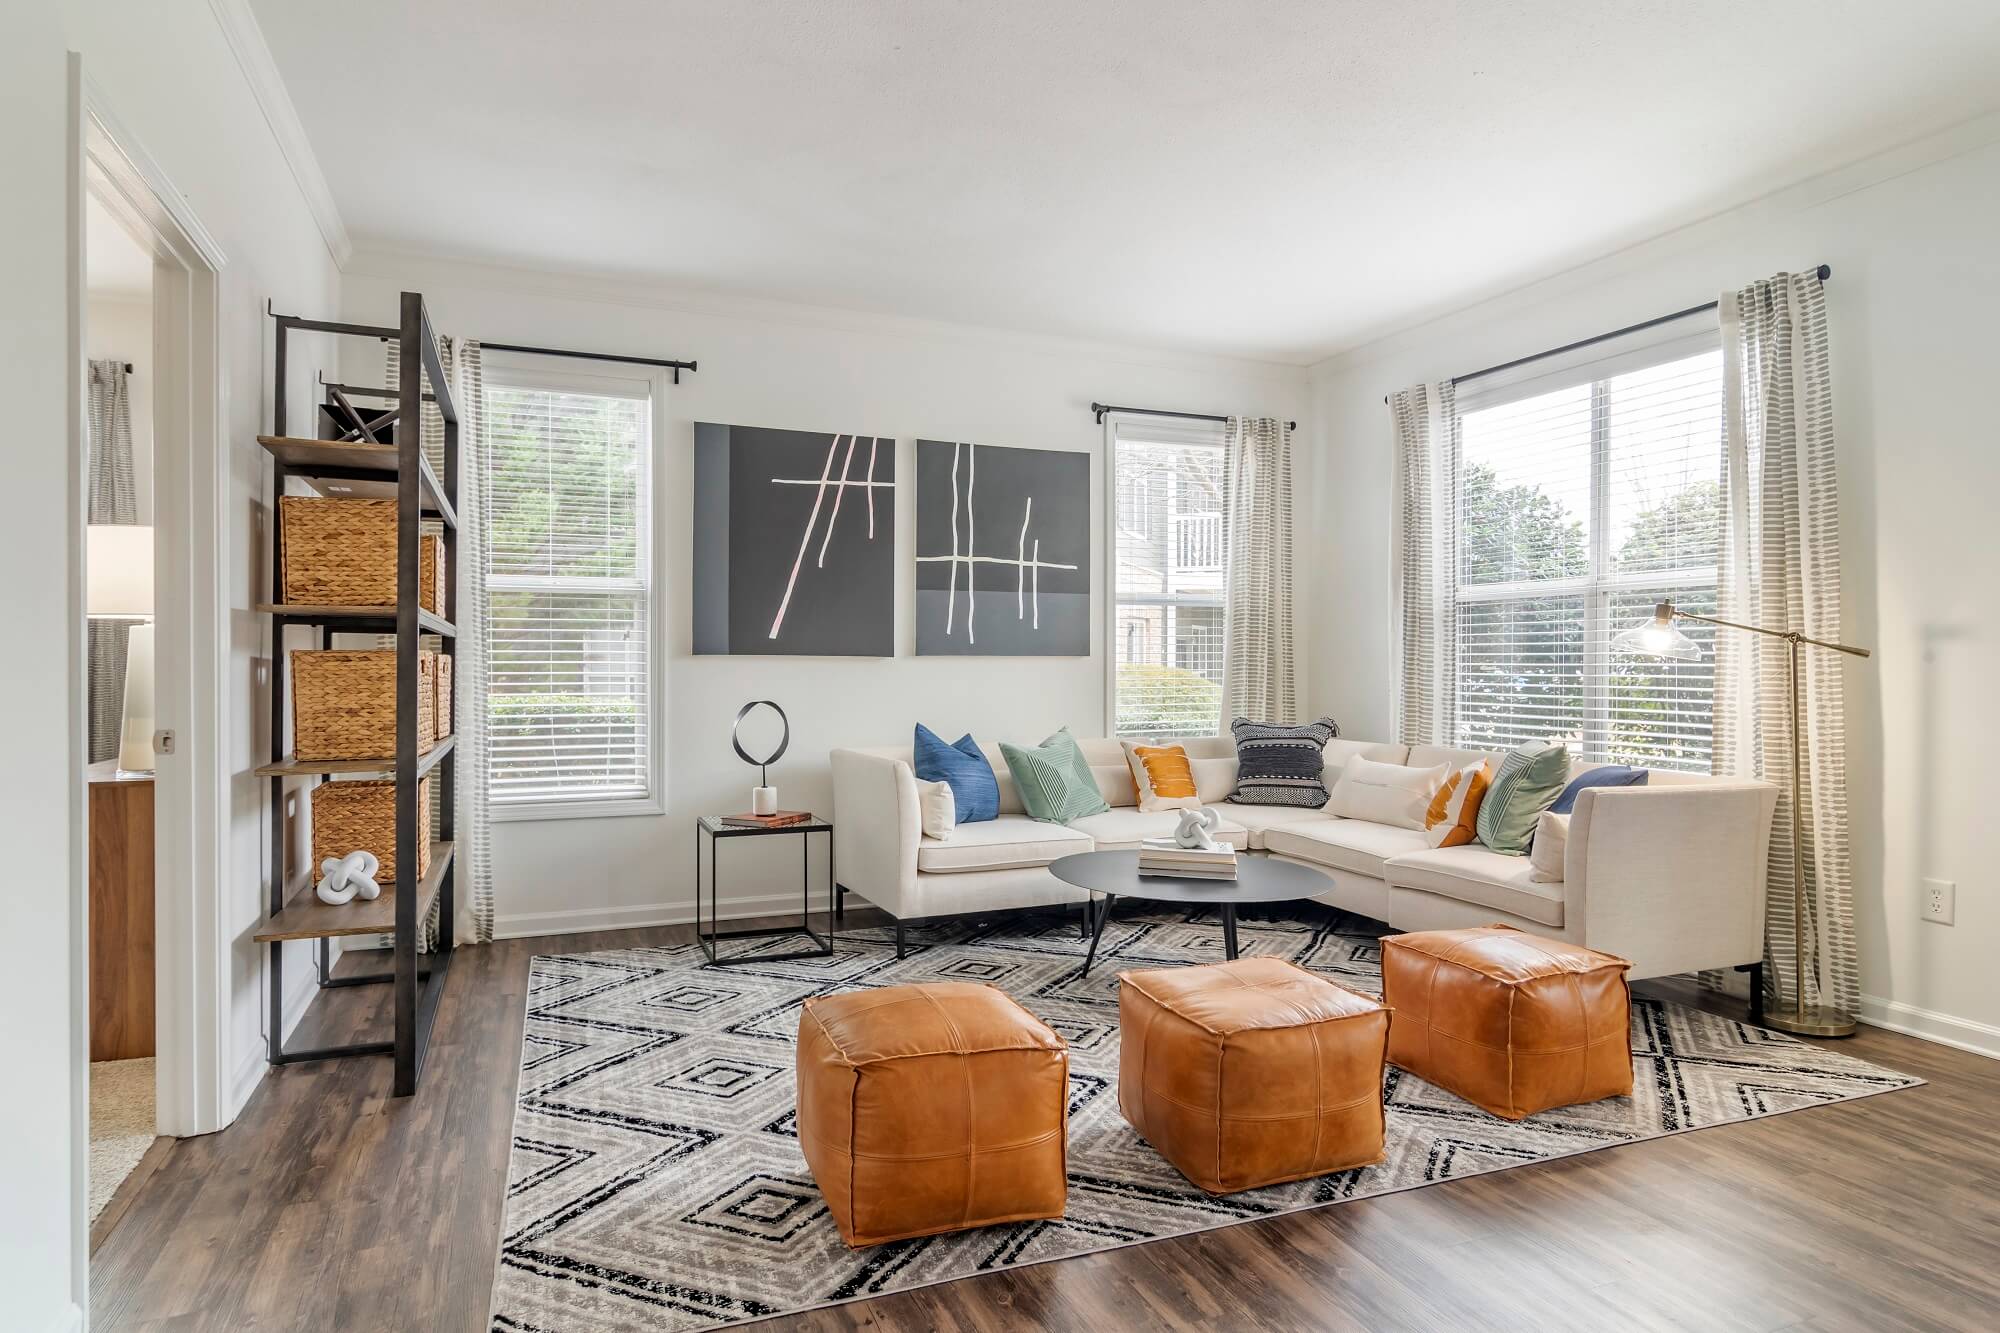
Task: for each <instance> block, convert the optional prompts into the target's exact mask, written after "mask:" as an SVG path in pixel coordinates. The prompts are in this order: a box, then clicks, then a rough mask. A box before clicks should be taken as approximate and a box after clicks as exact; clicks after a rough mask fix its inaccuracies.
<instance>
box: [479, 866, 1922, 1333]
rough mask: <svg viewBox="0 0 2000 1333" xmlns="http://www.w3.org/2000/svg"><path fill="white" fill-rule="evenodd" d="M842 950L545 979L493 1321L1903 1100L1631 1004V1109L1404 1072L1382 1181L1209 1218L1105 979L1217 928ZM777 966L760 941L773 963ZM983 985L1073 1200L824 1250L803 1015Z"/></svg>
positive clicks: (1012, 930) (1401, 1182) (801, 1300)
mask: <svg viewBox="0 0 2000 1333" xmlns="http://www.w3.org/2000/svg"><path fill="white" fill-rule="evenodd" d="M1237 931H1238V935H1239V937H1240V947H1241V950H1242V952H1243V953H1245V954H1260V955H1267V956H1271V957H1278V958H1289V959H1291V960H1292V961H1294V962H1297V963H1299V964H1301V965H1302V966H1305V967H1309V968H1312V969H1314V970H1315V971H1319V972H1323V973H1325V974H1326V975H1328V976H1329V977H1332V978H1333V979H1334V980H1336V981H1339V982H1341V983H1343V984H1346V985H1350V986H1353V987H1355V988H1356V989H1359V990H1364V991H1368V992H1369V993H1371V994H1375V993H1379V992H1380V989H1381V949H1380V947H1379V945H1378V944H1377V942H1376V935H1377V934H1379V933H1380V927H1378V926H1376V925H1375V923H1373V922H1369V921H1366V920H1363V919H1362V918H1359V917H1353V916H1346V915H1343V914H1341V913H1338V912H1335V911H1332V910H1330V909H1320V908H1318V907H1316V906H1312V905H1299V906H1298V907H1296V908H1287V909H1286V913H1285V915H1283V916H1278V915H1275V914H1272V915H1269V916H1265V915H1264V914H1261V913H1260V914H1258V915H1257V916H1256V917H1250V916H1249V914H1246V919H1243V920H1240V921H1239V923H1238V926H1237ZM911 939H912V943H913V945H914V946H915V947H913V948H912V949H911V951H910V955H909V957H907V958H905V959H903V960H902V961H900V962H899V961H897V959H896V956H895V946H894V944H893V942H892V941H891V939H890V937H889V933H888V932H887V931H886V930H883V929H872V930H859V931H854V932H848V933H843V934H842V935H841V936H840V939H839V952H838V953H837V954H836V955H835V956H834V957H832V958H825V959H798V960H792V961H788V962H776V963H768V964H759V963H750V964H746V965H743V966H739V967H732V968H729V969H728V970H727V971H726V972H725V971H719V970H717V969H713V968H708V967H705V966H703V963H704V961H705V960H704V958H703V955H702V954H701V952H700V950H699V949H697V948H696V947H695V946H694V945H693V944H692V943H690V944H685V945H674V946H668V947H664V948H652V949H619V950H613V951H609V952H604V953H588V954H565V955H560V956H553V957H540V958H537V959H535V960H534V965H533V969H532V973H531V976H530V981H529V987H528V1001H527V1003H528V1013H527V1024H526V1030H525V1034H524V1037H523V1040H522V1050H521V1092H520V1099H519V1103H518V1105H517V1108H516V1111H515V1120H514V1149H513V1157H512V1162H511V1164H510V1170H509V1174H508V1179H509V1185H508V1204H507V1216H506V1221H505V1224H504V1226H503V1228H502V1232H501V1241H500V1257H499V1266H498V1269H497V1272H496V1275H495V1278H494V1289H493V1307H492V1308H493V1318H492V1327H493V1328H494V1329H496V1330H542V1331H544V1333H623V1331H624V1330H638V1329H697V1328H712V1327H717V1326H721V1325H726V1324H732V1323H738V1322H742V1321H745V1320H751V1319H758V1318H764V1317H768V1316H771V1315H775V1314H784V1313H788V1312H796V1311H800V1310H806V1309H812V1308H815V1307H818V1306H821V1305H827V1304H831V1303H835V1302H839V1301H846V1300H858V1299H865V1298H867V1297H870V1296H876V1295H880V1294H882V1293H884V1292H889V1291H899V1290H904V1289H907V1288H910V1287H917V1286H923V1285H926V1284H929V1283H933V1282H942V1281H947V1280H950V1279H952V1278H959V1277H965V1276H968V1275H971V1274H976V1273H981V1272H986V1271H990V1270H993V1269H997V1268H1006V1267H1011V1266H1017V1265H1021V1264H1032V1263H1041V1262H1044V1261H1046V1260H1050V1259H1061V1258H1067V1257H1071V1256H1074V1255H1080V1254H1088V1253H1091V1252H1093V1251H1097V1250H1104V1249H1112V1248H1116V1247H1118V1246H1121V1245H1131V1244H1136V1243H1138V1242H1141V1241H1147V1240H1155V1239H1158V1238H1160V1237H1164V1236H1176V1235H1184V1234H1186V1233H1188V1232H1193V1231H1201V1230H1206V1229H1208V1228H1212V1227H1218V1226H1228V1225H1231V1224H1234V1223H1238V1222H1246V1221H1250V1220H1252V1219H1255V1218H1259V1217H1268V1216H1271V1215H1273V1214H1276V1213H1283V1212H1290V1211H1293V1210H1296V1209H1300V1208H1312V1207H1317V1206H1320V1205H1324V1204H1330V1203H1339V1202H1343V1201H1347V1200H1351V1199H1362V1198H1367V1197H1369V1196H1371V1195H1379V1194H1385V1193H1389V1192H1392V1191H1395V1190H1401V1189H1408V1188H1411V1187H1414V1186H1419V1185H1427V1184H1432V1183H1434V1182H1437V1181H1444V1180H1452V1179H1455V1178H1462V1177H1465V1176H1471V1175H1477V1174H1480V1173H1482V1172H1488V1171H1498V1170H1505V1169H1507V1168H1509V1167H1515V1166H1521V1165H1524V1164H1527V1163H1531V1162H1540V1161H1547V1160H1549V1159H1551V1158H1556V1157H1564V1156H1568V1155H1570V1154H1572V1153H1579V1152H1588V1151H1591V1150H1593V1149H1597V1148H1605V1147H1612V1146H1615V1145H1618V1144H1624V1143H1633V1142H1637V1141H1639V1140H1642V1139H1650V1138H1658V1137H1660V1136H1661V1135H1664V1134H1671V1133H1676V1132H1679V1131H1681V1130H1687V1129H1702V1128H1707V1127H1710V1126H1715V1125H1726V1124H1731V1123H1736V1122H1741V1121H1745V1120H1751V1119H1755V1118H1757V1117H1759V1116H1766V1115H1775V1114H1778V1113H1780V1112H1784V1111H1791V1110H1797V1109H1801V1108H1806V1107H1812V1106H1817V1105H1821V1104H1824V1103H1828V1102H1837V1101H1845V1100H1848V1099H1851V1098H1854V1097H1864V1096H1868V1095H1870V1094H1872V1093H1877V1092H1886V1091H1889V1090H1891V1089H1896V1088H1906V1087H1912V1086H1915V1085H1916V1084H1917V1083H1919V1082H1920V1080H1917V1079H1913V1078H1909V1077H1906V1076H1905V1075H1902V1074H1898V1073H1895V1072H1893V1071H1891V1070H1887V1069H1882V1068H1879V1067H1877V1066H1875V1065H1870V1064H1866V1063H1864V1062H1862V1061H1860V1060H1855V1059H1852V1058H1851V1057H1848V1056H1845V1055H1842V1054H1840V1053H1839V1052H1837V1051H1833V1050H1829V1049H1827V1048H1826V1047H1823V1046H1814V1045H1810V1044H1808V1043H1804V1042H1800V1041H1796V1040H1794V1039H1793V1038H1790V1037H1787V1036H1784V1035H1783V1034H1781V1033H1776V1032H1770V1031H1767V1030H1765V1029H1762V1028H1753V1027H1750V1026H1748V1025H1746V1024H1743V1023H1739V1022H1735V1021H1733V1020H1730V1019H1727V1018H1722V1017H1719V1016H1717V1015H1714V1014H1708V1013H1704V1012H1701V1011H1699V1010H1695V1009H1689V1008H1686V1007H1684V1006H1681V1005H1675V1004H1666V1003H1661V1002H1659V1001H1654V1000H1646V999H1639V1000H1635V1001H1634V1003H1633V1007H1632V1058H1633V1062H1634V1072H1635V1075H1636V1077H1635V1079H1634V1083H1633V1092H1632V1096H1630V1097H1618V1098H1610V1099H1607V1100H1604V1101H1600V1102H1592V1103H1589V1104H1587V1105H1583V1106H1570V1107H1563V1108H1561V1109H1559V1110H1555V1111H1547V1112H1543V1113H1542V1114H1540V1115H1535V1116H1530V1117H1529V1118H1528V1119H1526V1120H1523V1121H1519V1122H1510V1121H1505V1120H1501V1119H1498V1118H1497V1117H1494V1116H1491V1115H1488V1114H1487V1113H1485V1112H1484V1111H1481V1110H1480V1109H1479V1108H1477V1107H1475V1106H1472V1105H1471V1104H1470V1103H1467V1102H1465V1101H1462V1100H1460V1099H1459V1098H1457V1097H1455V1096H1453V1095H1452V1094H1450V1093H1448V1092H1445V1091H1444V1090H1443V1089H1441V1088H1436V1087H1433V1086H1431V1085H1430V1084H1428V1083H1425V1082H1424V1081H1423V1080H1422V1079H1419V1078H1417V1077H1415V1076H1414V1075H1411V1074H1407V1073H1404V1072H1403V1071H1401V1070H1398V1069H1395V1068H1393V1067H1392V1068H1391V1069H1389V1070H1388V1072H1387V1074H1386V1076H1385V1078H1384V1081H1383V1098H1384V1102H1385V1104H1386V1106H1387V1108H1388V1142H1387V1145H1386V1151H1385V1156H1384V1158H1383V1160H1382V1161H1381V1162H1379V1163H1377V1164H1376V1165H1374V1166H1370V1167H1363V1168H1360V1169H1357V1170H1353V1171H1342V1172H1339V1173H1337V1174H1334V1175H1330V1176H1322V1177H1320V1178H1318V1179H1315V1180H1304V1181H1295V1182H1292V1183H1289V1184H1284V1185H1274V1186H1270V1187H1268V1188H1265V1189H1259V1190H1250V1191H1246V1192H1244V1193H1242V1194H1235V1195H1230V1196H1227V1197H1224V1198H1211V1197H1210V1196H1208V1195H1206V1194H1204V1193H1202V1192H1201V1191H1200V1190H1198V1189H1196V1188H1195V1187H1194V1186H1192V1185H1190V1184H1189V1183H1188V1182H1187V1181H1186V1180H1185V1179H1183V1178H1182V1177H1181V1175H1180V1173H1179V1172H1177V1171H1175V1170H1174V1169H1173V1168H1172V1167H1171V1166H1169V1165H1167V1163H1166V1162H1165V1161H1164V1160H1163V1159H1162V1158H1161V1157H1160V1156H1159V1154H1157V1153H1155V1152H1154V1151H1153V1150H1152V1148H1150V1147H1149V1146H1147V1144H1146V1143H1145V1141H1144V1140H1142V1139H1140V1138H1139V1136H1138V1135H1137V1134H1136V1133H1134V1132H1133V1131H1132V1128H1131V1127H1130V1126H1129V1125H1127V1124H1126V1123H1125V1121H1124V1118H1123V1117H1122V1116H1121V1115H1120V1114H1119V1111H1118V991H1117V986H1118V983H1117V974H1118V972H1119V971H1120V970H1121V969H1127V968H1133V967H1170V966H1184V965H1187V964H1191V963H1204V962H1215V961H1219V960H1220V959H1221V957H1222V932H1221V928H1220V926H1219V925H1218V924H1217V923H1216V922H1215V920H1214V919H1213V918H1212V917H1206V916H1203V915H1201V914H1199V913H1176V912H1166V911H1158V910H1149V911H1143V912H1135V913H1131V914H1125V915H1121V916H1119V917H1118V918H1117V919H1115V920H1114V921H1112V922H1111V923H1110V924H1109V925H1107V926H1106V928H1105V931H1104V940H1103V943H1102V945H1101V946H1100V948H1099V953H1098V963H1097V966H1096V967H1094V968H1093V969H1092V972H1091V975H1090V977H1089V978H1088V979H1085V978H1083V977H1081V976H1079V975H1078V973H1079V970H1080V964H1081V963H1082V961H1083V953H1084V949H1085V947H1086V946H1085V943H1084V941H1082V940H1080V939H1079V938H1078V937H1077V931H1076V919H1075V918H1074V917H1073V916H1071V917H1067V918H1065V917H1061V916H1056V915H1049V916H1046V917H1032V916H1031V917H1024V918H1015V919H1013V920H1010V921H1001V922H997V923H989V924H987V925H983V926H971V925H958V924H953V923H944V924H940V925H934V926H929V927H925V928H923V929H921V930H917V931H912V932H911ZM790 947H794V946H793V945H792V944H791V943H790V942H788V941H782V940H781V941H776V942H775V943H774V944H773V945H772V948H773V950H774V951H783V950H784V949H786V948H790ZM932 980H958V981H978V982H986V983H989V984H992V985H995V986H998V987H1000V988H1001V989H1003V990H1005V991H1006V992H1007V993H1009V994H1010V995H1013V996H1014V997H1015V998H1016V999H1018V1000H1020V1002H1021V1003H1022V1004H1023V1005H1024V1006H1025V1007H1027V1008H1028V1009H1029V1010H1030V1011H1032V1012H1033V1013H1034V1014H1035V1015H1036V1016H1038V1017H1039V1018H1041V1019H1042V1020H1043V1021H1044V1022H1046V1023H1048V1024H1049V1026H1050V1027H1052V1028H1053V1029H1055V1031H1056V1032H1058V1033H1060V1034H1061V1035H1062V1037H1063V1039H1064V1040H1065V1041H1067V1042H1069V1044H1070V1089H1069V1116H1070V1120H1069V1204H1068V1209H1067V1213H1066V1215H1065V1216H1064V1217H1062V1218H1060V1219H1053V1220H1048V1221H1036V1222H1022V1223H1015V1224H1012V1225H1008V1226H998V1227H987V1228H983V1229H981V1230H978V1231H968V1232H960V1233H957V1234H955V1235H948V1236H927V1237H923V1238H921V1239H917V1240H910V1241H900V1242H896V1243H893V1244H889V1245H880V1246H876V1247H874V1248H871V1249H866V1250H849V1249H848V1248H847V1247H846V1246H845V1245H843V1244H842V1243H841V1241H840V1236H839V1233H838V1232H837V1231H836V1230H835V1229H834V1225H833V1220H832V1218H831V1217H829V1216H828V1214H827V1210H826V1205H825V1204H824V1202H823V1201H822V1200H821V1198H820V1194H819V1191H818V1189H817V1188H816V1187H815V1186H814V1184H813V1180H812V1176H811V1174H810V1173H809V1172H808V1171H807V1170H806V1167H805V1162H804V1159H803V1158H802V1157H801V1156H800V1155H799V1148H798V1125H797V1119H796V1115H795V1110H794V1100H795V1098H794V1075H793V1045H794V1040H795V1038H796V1035H797V1032H798V1021H799V1006H800V1005H801V1004H802V1003H803V1002H804V1001H805V1000H806V999H807V998H809V997H811V996H814V995H826V994H834V993H838V992H841V991H847V990H857V989H866V988H869V987H874V986H888V985H896V984H899V983H903V982H911V981H932Z"/></svg>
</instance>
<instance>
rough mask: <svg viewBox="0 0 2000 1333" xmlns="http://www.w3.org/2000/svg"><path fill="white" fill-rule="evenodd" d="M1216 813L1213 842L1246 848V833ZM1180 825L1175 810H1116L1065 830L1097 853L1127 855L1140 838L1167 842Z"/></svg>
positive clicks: (1088, 817) (1226, 816)
mask: <svg viewBox="0 0 2000 1333" xmlns="http://www.w3.org/2000/svg"><path fill="white" fill-rule="evenodd" d="M1217 813H1218V814H1221V815H1222V823H1221V824H1220V825H1219V826H1217V828H1216V830H1215V833H1214V838H1215V840H1216V841H1217V842H1224V843H1228V844H1229V845H1230V846H1231V847H1236V848H1245V847H1248V846H1249V845H1250V830H1248V829H1246V828H1244V827H1243V826H1242V825H1241V824H1239V823H1237V822H1236V821H1235V820H1234V819H1233V818H1232V817H1231V815H1230V813H1227V812H1223V811H1217ZM1180 822H1181V812H1180V811H1178V810H1141V809H1139V808H1138V807H1137V806H1119V807H1118V808H1116V809H1112V810H1106V811H1104V812H1102V813H1101V814H1095V815H1085V816H1083V817H1082V818H1081V819H1072V820H1070V822H1069V828H1070V830H1071V831H1072V832H1076V833H1083V834H1087V835H1088V836H1089V837H1090V839H1091V840H1092V841H1093V842H1095V843H1096V844H1097V850H1098V851H1100V852H1130V851H1136V850H1138V847H1139V840H1140V839H1141V838H1171V837H1172V836H1173V835H1174V829H1175V828H1176V827H1177V826H1178V825H1179V824H1180Z"/></svg>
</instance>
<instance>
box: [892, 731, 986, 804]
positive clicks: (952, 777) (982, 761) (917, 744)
mask: <svg viewBox="0 0 2000 1333" xmlns="http://www.w3.org/2000/svg"><path fill="white" fill-rule="evenodd" d="M910 768H911V770H912V771H913V772H915V773H916V775H917V779H918V781H920V782H943V783H948V784H950V786H951V800H952V809H953V811H954V812H955V818H956V819H957V822H959V823H961V824H974V823H979V822H982V821H984V820H988V819H991V818H993V816H995V815H997V814H999V813H1000V784H999V781H998V780H997V779H996V778H995V777H994V775H993V765H992V764H991V763H990V762H989V761H988V760H987V758H986V755H985V754H984V752H982V751H981V750H980V748H979V745H978V743H977V742H976V741H974V740H973V739H972V733H971V732H967V733H966V734H965V735H963V736H960V737H959V738H958V740H957V742H956V743H955V744H951V745H946V744H945V743H944V739H943V738H942V737H940V736H939V735H938V734H937V733H936V732H934V731H932V730H931V729H930V728H929V727H927V726H925V725H924V724H923V723H921V722H919V723H917V729H916V735H915V739H914V740H913V741H912V742H911V746H910Z"/></svg>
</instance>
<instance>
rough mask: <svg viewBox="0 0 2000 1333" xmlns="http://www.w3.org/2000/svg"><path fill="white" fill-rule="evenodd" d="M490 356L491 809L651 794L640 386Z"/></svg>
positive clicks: (647, 413)
mask: <svg viewBox="0 0 2000 1333" xmlns="http://www.w3.org/2000/svg"><path fill="white" fill-rule="evenodd" d="M611 383H617V384H621V385H622V384H626V383H630V385H631V388H630V390H629V391H623V390H621V391H608V390H601V389H596V388H593V389H592V390H591V391H589V392H580V391H569V390H568V389H565V388H561V387H554V383H553V382H550V381H538V380H534V379H530V378H527V377H526V376H525V375H523V376H522V377H520V378H518V379H517V378H515V377H514V376H513V375H510V374H509V373H508V372H506V371H505V370H499V369H495V368H494V367H492V366H490V365H489V368H488V372H487V387H486V417H487V433H488V438H489V441H490V443H489V448H490V451H491V470H490V473H489V485H490V486H491V492H490V494H491V499H492V510H493V517H492V526H491V528H490V530H489V533H488V548H487V553H488V559H489V564H490V572H489V575H488V589H489V594H490V605H491V611H490V635H491V668H492V669H491V680H490V699H489V707H490V714H489V717H490V721H489V729H490V738H491V744H492V776H491V781H490V786H489V791H490V793H491V798H492V800H493V802H494V804H495V806H496V807H499V806H509V807H514V808H516V810H517V811H519V812H521V813H526V810H525V809H524V808H525V807H538V806H549V807H564V806H567V807H570V808H572V809H574V808H576V807H578V806H581V805H583V804H585V803H603V802H628V801H650V800H651V799H652V798H653V797H654V794H655V793H654V791H653V784H654V771H655V768H654V763H653V758H652V754H653V747H652V728H653V711H654V710H653V690H652V679H653V677H652V667H651V648H652V642H651V640H652V626H651V618H652V617H651V611H652V588H651V583H652V581H651V578H650V572H651V568H652V553H651V551H652V514H651V506H650V504H649V500H650V497H651V493H652V492H651V480H650V472H651V458H652V447H651V435H652V430H651V423H652V406H651V402H650V399H649V396H648V389H647V386H646V385H645V383H644V382H641V381H629V382H628V381H611Z"/></svg>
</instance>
